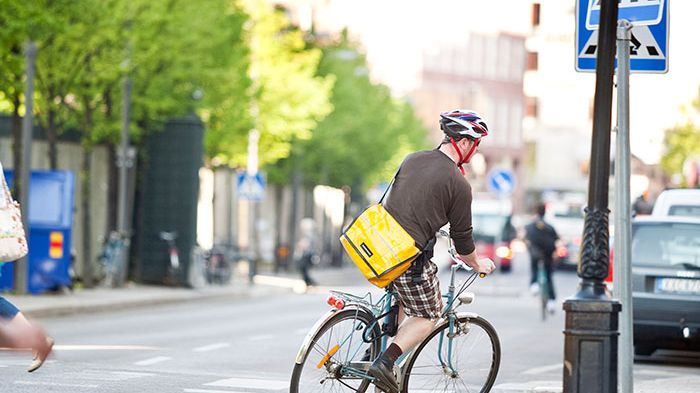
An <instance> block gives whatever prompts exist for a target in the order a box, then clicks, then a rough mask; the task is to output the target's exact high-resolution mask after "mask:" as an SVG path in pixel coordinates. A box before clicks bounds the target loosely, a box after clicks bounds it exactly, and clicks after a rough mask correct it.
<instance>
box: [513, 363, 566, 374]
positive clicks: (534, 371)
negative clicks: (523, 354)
mask: <svg viewBox="0 0 700 393" xmlns="http://www.w3.org/2000/svg"><path fill="white" fill-rule="evenodd" d="M562 367H563V366H562V364H561V363H557V364H551V365H549V366H542V367H535V368H531V369H529V370H525V371H523V372H522V373H521V374H525V375H533V374H544V373H546V372H549V371H555V370H561V368H562Z"/></svg>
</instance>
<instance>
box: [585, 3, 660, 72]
mask: <svg viewBox="0 0 700 393" xmlns="http://www.w3.org/2000/svg"><path fill="white" fill-rule="evenodd" d="M600 1H601V0H577V5H576V59H575V62H576V64H575V65H576V71H583V72H594V71H595V64H596V56H597V53H598V25H599V19H600ZM618 2H619V13H618V20H620V19H627V20H628V21H630V22H631V23H632V25H633V27H632V30H631V32H630V33H631V40H630V71H631V72H635V73H640V72H646V73H665V72H667V71H668V27H669V25H668V24H669V21H668V0H618Z"/></svg>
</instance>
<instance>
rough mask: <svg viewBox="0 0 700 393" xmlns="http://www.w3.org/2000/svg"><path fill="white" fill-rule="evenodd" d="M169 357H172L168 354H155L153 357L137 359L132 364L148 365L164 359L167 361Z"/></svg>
mask: <svg viewBox="0 0 700 393" xmlns="http://www.w3.org/2000/svg"><path fill="white" fill-rule="evenodd" d="M171 359H172V358H171V357H168V356H156V357H154V358H150V359H145V360H141V361H138V362H136V363H134V364H135V365H137V366H150V365H152V364H156V363H160V362H165V361H168V360H171Z"/></svg>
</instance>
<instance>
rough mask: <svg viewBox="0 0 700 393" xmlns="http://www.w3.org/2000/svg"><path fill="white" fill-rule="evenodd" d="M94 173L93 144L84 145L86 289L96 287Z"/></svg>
mask: <svg viewBox="0 0 700 393" xmlns="http://www.w3.org/2000/svg"><path fill="white" fill-rule="evenodd" d="M91 171H92V144H90V143H89V142H87V143H84V144H83V162H82V165H81V168H80V193H81V194H82V203H81V205H80V209H81V210H82V212H83V222H82V226H83V244H82V247H83V284H84V285H85V287H86V288H92V287H93V286H95V269H94V266H93V262H94V261H93V257H92V225H91V221H92V214H91V211H90V205H91V203H90V199H91V193H90V188H91V187H90V182H91V181H90V180H91V179H90V173H91Z"/></svg>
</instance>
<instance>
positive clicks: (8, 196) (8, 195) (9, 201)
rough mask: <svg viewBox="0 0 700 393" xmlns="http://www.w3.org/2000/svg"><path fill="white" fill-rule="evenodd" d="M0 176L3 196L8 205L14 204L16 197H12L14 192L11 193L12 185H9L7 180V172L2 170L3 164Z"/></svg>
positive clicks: (0, 168)
mask: <svg viewBox="0 0 700 393" xmlns="http://www.w3.org/2000/svg"><path fill="white" fill-rule="evenodd" d="M0 177H2V185H0V186H1V187H2V197H3V199H5V204H6V206H10V205H12V203H13V202H14V199H12V194H11V193H10V187H9V186H8V185H7V180H6V179H5V172H3V170H2V165H0Z"/></svg>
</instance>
